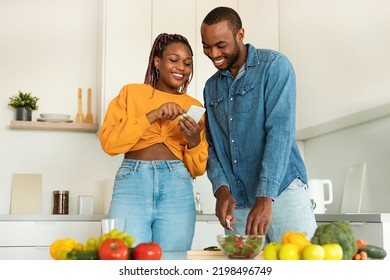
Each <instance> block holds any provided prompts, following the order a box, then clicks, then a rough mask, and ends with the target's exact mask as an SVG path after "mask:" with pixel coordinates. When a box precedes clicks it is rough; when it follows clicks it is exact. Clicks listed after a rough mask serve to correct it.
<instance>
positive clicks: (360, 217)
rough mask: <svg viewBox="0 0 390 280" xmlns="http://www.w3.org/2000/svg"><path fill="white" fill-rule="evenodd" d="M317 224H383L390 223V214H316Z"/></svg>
mask: <svg viewBox="0 0 390 280" xmlns="http://www.w3.org/2000/svg"><path fill="white" fill-rule="evenodd" d="M315 216H316V221H317V222H329V221H335V220H338V219H343V220H347V221H350V222H351V223H353V222H366V223H383V222H390V213H355V214H352V213H351V214H316V215H315Z"/></svg>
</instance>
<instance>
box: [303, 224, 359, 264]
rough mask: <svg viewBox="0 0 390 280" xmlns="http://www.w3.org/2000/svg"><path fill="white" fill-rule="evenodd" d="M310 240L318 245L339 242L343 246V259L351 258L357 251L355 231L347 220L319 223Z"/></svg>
mask: <svg viewBox="0 0 390 280" xmlns="http://www.w3.org/2000/svg"><path fill="white" fill-rule="evenodd" d="M310 241H311V243H313V244H319V245H324V244H331V243H338V244H340V246H341V247H342V248H343V260H352V257H353V255H354V254H355V253H356V252H357V247H356V239H355V233H354V231H353V228H352V225H351V223H350V222H349V221H347V220H336V221H334V222H332V223H330V224H322V225H319V226H318V227H317V229H316V231H315V232H314V235H313V237H312V238H311V240H310Z"/></svg>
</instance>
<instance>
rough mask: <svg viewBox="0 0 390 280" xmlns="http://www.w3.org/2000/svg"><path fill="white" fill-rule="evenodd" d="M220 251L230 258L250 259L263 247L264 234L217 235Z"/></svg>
mask: <svg viewBox="0 0 390 280" xmlns="http://www.w3.org/2000/svg"><path fill="white" fill-rule="evenodd" d="M217 240H218V245H219V247H220V248H221V251H222V252H223V253H224V254H225V255H226V256H228V257H229V258H231V259H251V258H254V257H256V256H257V255H258V254H259V253H260V252H261V250H262V249H263V247H264V244H265V236H264V235H236V234H232V235H218V236H217Z"/></svg>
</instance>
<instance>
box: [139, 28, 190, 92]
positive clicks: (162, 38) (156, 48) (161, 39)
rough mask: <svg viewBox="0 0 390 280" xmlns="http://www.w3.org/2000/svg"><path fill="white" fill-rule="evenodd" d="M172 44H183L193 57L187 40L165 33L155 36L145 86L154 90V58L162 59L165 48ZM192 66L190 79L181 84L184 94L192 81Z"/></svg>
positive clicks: (155, 71) (155, 77)
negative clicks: (147, 85)
mask: <svg viewBox="0 0 390 280" xmlns="http://www.w3.org/2000/svg"><path fill="white" fill-rule="evenodd" d="M172 43H183V44H185V45H186V46H187V47H188V48H189V49H190V52H191V56H193V55H194V54H193V52H192V48H191V46H190V43H189V42H188V40H187V39H186V38H185V37H184V36H182V35H179V34H167V33H161V34H160V35H158V36H157V38H156V39H155V40H154V43H153V46H152V49H151V51H150V54H149V63H148V68H147V70H146V74H145V81H144V83H145V84H149V85H151V86H152V87H153V88H155V86H156V84H157V81H158V77H159V73H158V70H157V69H156V67H155V66H154V57H156V56H157V57H160V58H162V55H163V52H164V51H165V50H166V48H167V46H168V45H170V44H172ZM193 70H194V69H193V65H192V71H191V74H190V77H189V78H188V79H187V81H186V82H185V83H184V84H183V89H182V90H181V91H182V92H185V91H186V90H187V87H188V85H189V84H190V82H191V80H192V74H193Z"/></svg>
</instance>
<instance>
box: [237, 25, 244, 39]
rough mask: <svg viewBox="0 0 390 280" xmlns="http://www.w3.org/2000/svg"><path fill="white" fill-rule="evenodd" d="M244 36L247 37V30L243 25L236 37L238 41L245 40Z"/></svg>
mask: <svg viewBox="0 0 390 280" xmlns="http://www.w3.org/2000/svg"><path fill="white" fill-rule="evenodd" d="M244 37H245V30H244V28H242V27H241V28H240V30H238V32H237V36H236V39H237V41H238V42H243V41H244Z"/></svg>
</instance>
